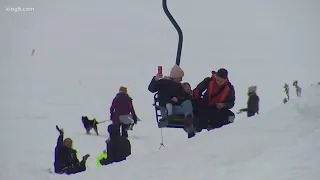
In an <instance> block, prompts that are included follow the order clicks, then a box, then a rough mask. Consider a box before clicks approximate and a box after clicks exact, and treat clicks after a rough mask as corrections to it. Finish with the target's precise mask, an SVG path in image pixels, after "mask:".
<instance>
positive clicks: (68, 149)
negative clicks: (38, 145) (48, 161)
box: [54, 126, 90, 175]
mask: <svg viewBox="0 0 320 180" xmlns="http://www.w3.org/2000/svg"><path fill="white" fill-rule="evenodd" d="M56 129H57V131H59V133H60V135H59V137H58V140H57V145H56V148H55V151H54V154H55V155H54V172H55V173H58V174H68V175H69V174H76V173H79V172H83V171H85V170H86V161H87V159H88V157H89V156H90V155H89V154H87V155H85V156H83V157H82V161H81V162H79V160H78V158H77V151H76V150H75V149H73V148H72V139H71V138H66V139H64V140H63V135H64V131H63V129H60V128H59V127H58V126H56Z"/></svg>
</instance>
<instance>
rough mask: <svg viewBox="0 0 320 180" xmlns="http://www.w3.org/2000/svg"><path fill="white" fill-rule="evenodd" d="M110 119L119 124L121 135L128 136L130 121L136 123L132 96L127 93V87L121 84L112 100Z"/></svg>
mask: <svg viewBox="0 0 320 180" xmlns="http://www.w3.org/2000/svg"><path fill="white" fill-rule="evenodd" d="M110 119H111V120H112V123H113V124H117V125H119V128H121V135H122V136H125V137H128V129H129V126H130V125H131V123H132V119H133V121H134V124H137V116H136V113H135V110H134V108H133V104H132V98H131V97H130V96H129V95H128V94H127V88H126V87H123V86H121V87H120V89H119V93H118V94H117V95H116V97H115V98H114V99H113V101H112V105H111V107H110Z"/></svg>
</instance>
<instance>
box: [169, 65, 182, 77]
mask: <svg viewBox="0 0 320 180" xmlns="http://www.w3.org/2000/svg"><path fill="white" fill-rule="evenodd" d="M183 76H184V72H183V70H182V69H181V68H180V67H179V66H178V65H176V64H175V65H174V66H173V67H172V69H171V71H170V77H171V78H182V77H183Z"/></svg>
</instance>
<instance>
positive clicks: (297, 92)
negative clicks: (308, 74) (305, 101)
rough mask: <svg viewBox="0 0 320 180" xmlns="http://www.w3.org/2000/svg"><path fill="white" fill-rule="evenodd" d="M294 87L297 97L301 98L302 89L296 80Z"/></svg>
mask: <svg viewBox="0 0 320 180" xmlns="http://www.w3.org/2000/svg"><path fill="white" fill-rule="evenodd" d="M292 85H293V86H294V87H295V88H296V94H297V97H301V87H300V86H299V85H298V81H297V80H295V81H294V82H293V84H292Z"/></svg>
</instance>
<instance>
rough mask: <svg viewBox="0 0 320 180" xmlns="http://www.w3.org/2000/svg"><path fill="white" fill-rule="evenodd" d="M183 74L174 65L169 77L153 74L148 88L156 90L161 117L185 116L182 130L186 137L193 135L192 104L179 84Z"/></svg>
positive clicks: (151, 90) (152, 90) (154, 91)
mask: <svg viewBox="0 0 320 180" xmlns="http://www.w3.org/2000/svg"><path fill="white" fill-rule="evenodd" d="M183 76H184V72H183V70H182V69H181V68H180V67H179V66H178V65H174V66H173V67H172V69H171V71H170V77H168V78H162V74H157V75H156V76H154V77H153V78H152V80H151V82H150V84H149V87H148V90H149V91H150V92H152V93H156V92H158V101H159V105H160V107H162V109H161V116H162V117H163V118H171V117H172V116H173V115H179V114H183V115H184V117H185V126H184V130H185V131H186V132H187V133H188V138H191V137H193V136H194V135H195V133H194V131H193V127H192V126H193V106H192V102H191V101H190V100H188V99H186V92H185V91H184V88H183V85H182V84H181V81H182V78H183Z"/></svg>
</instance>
